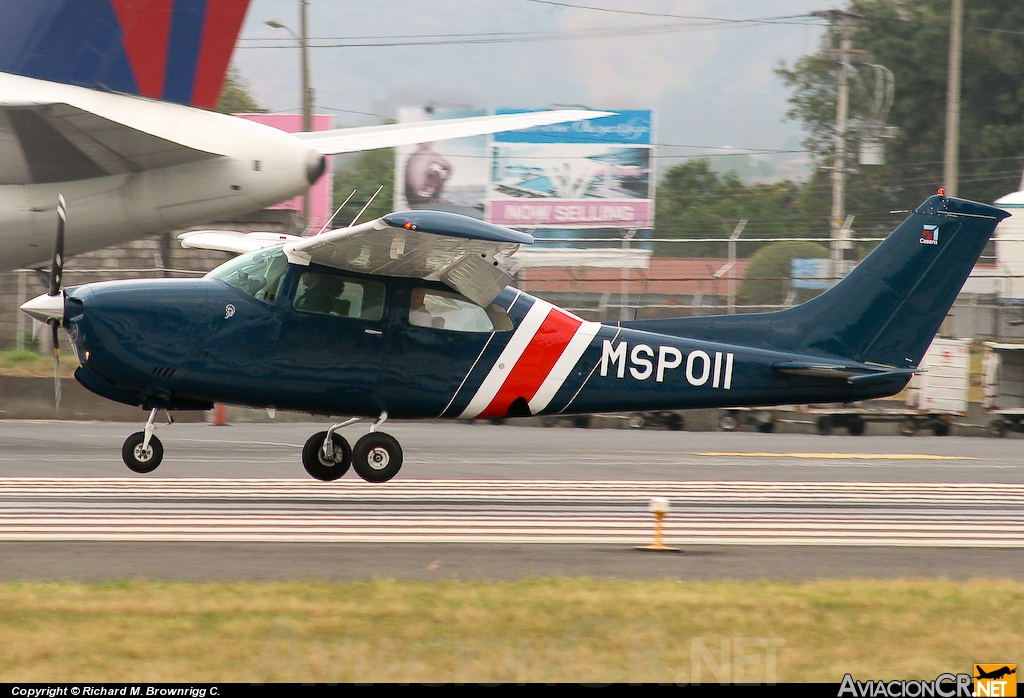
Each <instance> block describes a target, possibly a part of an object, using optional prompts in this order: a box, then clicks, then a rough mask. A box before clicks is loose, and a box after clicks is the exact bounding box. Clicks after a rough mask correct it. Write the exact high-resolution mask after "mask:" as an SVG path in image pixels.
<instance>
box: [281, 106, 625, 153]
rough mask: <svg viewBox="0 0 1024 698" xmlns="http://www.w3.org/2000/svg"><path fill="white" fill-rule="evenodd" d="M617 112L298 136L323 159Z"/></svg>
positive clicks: (525, 116)
mask: <svg viewBox="0 0 1024 698" xmlns="http://www.w3.org/2000/svg"><path fill="white" fill-rule="evenodd" d="M613 113H614V112H607V111H591V110H589V109H557V110H554V111H535V112H524V113H522V114H498V115H495V116H471V117H466V118H464V119H443V120H439V121H415V122H412V123H407V124H386V125H384V126H363V127H359V128H339V129H334V130H333V131H315V132H310V133H298V134H295V135H296V136H298V137H299V138H301V139H302V140H304V141H305V142H306V143H308V144H309V145H310V146H311V147H313V148H315V149H316V150H318V151H319V152H320V153H321V154H322V155H340V154H342V153H354V152H357V151H361V150H375V149H377V148H391V147H394V146H397V145H413V144H416V143H430V142H432V141H443V140H447V139H449V138H464V137H466V136H480V135H484V134H487V133H498V132H500V131H517V130H519V129H524V128H531V127H533V126H549V125H551V124H559V123H564V122H567V121H582V120H584V119H599V118H601V117H602V116H611V115H612V114H613Z"/></svg>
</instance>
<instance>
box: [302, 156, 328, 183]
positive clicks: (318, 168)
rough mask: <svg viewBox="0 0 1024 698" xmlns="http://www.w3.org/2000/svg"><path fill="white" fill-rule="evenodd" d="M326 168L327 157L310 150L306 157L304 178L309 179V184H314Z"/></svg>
mask: <svg viewBox="0 0 1024 698" xmlns="http://www.w3.org/2000/svg"><path fill="white" fill-rule="evenodd" d="M326 170H327V158H325V157H324V156H323V155H321V154H320V153H317V152H315V151H310V152H309V155H308V156H307V158H306V179H307V180H309V183H310V185H313V184H316V181H317V180H318V179H320V178H321V177H323V174H324V172H325V171H326Z"/></svg>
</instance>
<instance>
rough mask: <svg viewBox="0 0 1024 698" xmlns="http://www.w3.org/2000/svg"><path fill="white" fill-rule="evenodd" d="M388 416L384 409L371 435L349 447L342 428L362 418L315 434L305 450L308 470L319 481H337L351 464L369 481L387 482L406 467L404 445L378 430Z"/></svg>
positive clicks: (303, 450)
mask: <svg viewBox="0 0 1024 698" xmlns="http://www.w3.org/2000/svg"><path fill="white" fill-rule="evenodd" d="M387 418H388V413H387V412H382V413H381V415H380V417H378V418H377V421H375V422H374V423H373V424H371V425H370V431H369V433H368V434H365V435H364V436H362V437H361V438H360V439H359V440H358V441H356V445H355V446H354V447H352V448H351V449H350V448H349V445H348V442H347V441H346V440H345V439H344V438H342V436H341V435H340V434H337V433H335V432H337V430H338V429H341V428H342V427H346V426H348V425H350V424H355V423H356V422H358V421H360V419H359V418H358V417H353V418H352V419H347V420H345V421H344V422H339V423H338V424H335V425H333V426H332V427H331V428H330V429H328V430H327V431H321V432H318V433H316V434H313V435H312V436H311V437H309V440H308V441H306V445H305V446H304V447H303V449H302V465H303V467H305V469H306V472H307V473H309V474H310V475H312V476H313V477H315V478H316V479H318V480H324V481H330V480H337V479H338V478H340V477H341V476H342V475H344V474H345V473H346V472H348V469H349V466H350V465H351V467H352V469H353V470H355V471H356V475H358V476H359V477H361V478H362V479H364V480H366V481H367V482H387V481H388V480H390V479H391V478H393V477H394V476H395V475H397V474H398V471H399V470H400V469H401V468H402V447H401V446H400V445H399V444H398V441H397V440H396V439H395V437H393V436H391V435H390V434H385V433H384V432H382V431H377V428H378V427H380V425H381V424H383V423H384V422H385V421H386V420H387Z"/></svg>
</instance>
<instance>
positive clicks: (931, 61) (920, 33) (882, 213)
mask: <svg viewBox="0 0 1024 698" xmlns="http://www.w3.org/2000/svg"><path fill="white" fill-rule="evenodd" d="M950 4H951V3H950V2H949V0H853V1H852V2H850V4H849V8H848V9H849V10H851V11H854V12H858V13H864V14H868V15H872V16H874V17H875V19H859V20H854V22H855V27H854V31H853V34H852V38H853V46H854V48H857V49H864V50H867V51H868V52H869V54H870V62H872V63H879V64H882V65H884V66H886V67H888V68H889V69H890V70H892V71H893V73H894V75H895V81H896V98H895V102H894V104H893V107H892V111H891V112H890V113H889V116H888V123H889V124H890V125H893V126H896V127H898V128H899V133H898V135H897V136H896V138H894V139H892V140H890V141H888V142H887V144H886V151H887V152H886V160H887V163H888V164H887V165H885V166H881V167H872V166H862V167H856V166H855V167H854V168H853V169H854V172H853V173H852V174H851V176H850V178H849V192H848V195H847V199H846V200H847V206H846V208H847V211H848V212H849V213H853V214H855V215H856V216H857V221H856V222H855V225H854V227H855V228H857V229H858V230H859V232H861V233H862V234H863V233H864V232H871V233H878V232H882V231H884V232H888V230H889V229H890V228H891V223H892V221H891V219H890V218H889V217H888V215H886V211H887V210H889V209H893V208H898V209H906V208H911V207H914V206H916V205H917V204H919V203H920V202H921V201H923V200H924V199H925V198H926V197H927V196H929V195H931V194H934V193H935V191H936V189H937V188H938V187H939V186H941V184H942V176H943V162H942V160H943V144H944V139H945V101H946V67H947V55H948V54H947V52H948V46H949V8H950ZM1022 24H1024V4H1022V3H1020V2H1019V0H986V2H984V3H966V10H965V18H964V26H965V31H964V54H963V76H962V83H963V86H962V95H961V117H960V118H961V129H960V187H959V195H960V196H963V197H966V198H972V199H977V200H980V201H994V200H995V199H996V198H998V197H1000V196H1002V195H1004V194H1006V193H1008V192H1011V191H1015V190H1016V189H1018V183H1019V181H1020V178H1021V168H1022V167H1024V41H1022V39H1021V34H1020V33H1019V32H1017V31H1015V30H1016V29H1017V28H1019V27H1020V26H1022ZM838 43H839V42H838V32H837V29H836V27H835V26H832V27H829V30H828V31H827V33H826V36H825V47H826V48H835V47H837V46H838ZM837 70H838V63H837V61H836V60H835V59H834V58H832V57H828V56H826V55H823V54H815V55H812V56H804V57H803V58H801V59H800V60H798V61H797V62H796V64H795V65H794V66H793V67H792V68H785V67H784V68H781V69H780V70H779V71H778V72H779V74H780V75H781V76H782V77H783V79H784V80H785V81H786V83H787V84H788V85H789V86H790V87H791V88H793V90H794V93H793V96H792V98H791V99H790V103H791V105H792V108H791V110H790V111H789V116H790V117H791V118H794V119H797V120H800V121H801V122H803V124H804V127H805V129H806V132H807V139H806V140H805V142H804V143H805V146H806V147H807V148H808V150H810V151H811V152H812V154H813V155H814V157H815V159H816V161H817V164H818V165H819V166H820V167H822V168H825V167H830V166H831V159H832V147H833V145H832V144H833V137H834V133H835V131H834V128H835V104H836V72H837ZM873 88H874V84H873V80H872V77H871V71H870V69H868V68H861V69H860V70H858V77H857V78H856V79H855V80H853V82H852V84H851V102H850V103H851V116H852V117H853V118H854V119H857V118H864V117H865V116H866V114H867V111H868V105H869V102H870V98H871V93H872V91H873ZM855 133H856V132H854V135H855ZM849 145H850V147H849V148H848V152H851V153H853V154H854V156H855V154H856V152H857V150H856V145H857V143H856V141H855V140H853V138H851V141H850V143H849ZM822 179H824V180H826V181H827V175H826V177H824V178H822ZM812 181H813V180H812ZM804 195H805V196H804V200H803V202H802V207H803V208H804V209H805V210H807V211H811V210H816V211H821V210H828V208H829V206H828V204H827V198H828V196H830V191H828V190H827V188H826V187H822V186H811V187H807V189H806V191H805V192H804ZM822 199H825V202H823V201H822Z"/></svg>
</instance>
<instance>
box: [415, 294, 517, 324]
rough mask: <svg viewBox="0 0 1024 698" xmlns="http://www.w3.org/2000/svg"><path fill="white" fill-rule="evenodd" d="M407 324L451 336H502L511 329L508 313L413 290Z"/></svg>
mask: <svg viewBox="0 0 1024 698" xmlns="http://www.w3.org/2000/svg"><path fill="white" fill-rule="evenodd" d="M409 324H411V325H415V326H417V327H432V328H434V329H437V330H450V331H452V332H504V331H507V330H511V329H512V320H511V319H510V318H509V316H508V313H506V312H505V311H504V310H502V309H501V308H499V307H498V306H496V305H494V304H493V303H492V304H491V305H489V306H487V307H486V308H481V307H480V306H479V305H477V304H475V303H473V302H471V301H470V300H469V299H467V298H464V297H462V296H459V295H458V294H455V293H445V292H444V291H433V290H427V289H425V288H417V289H413V292H412V299H411V301H410V303H409Z"/></svg>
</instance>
